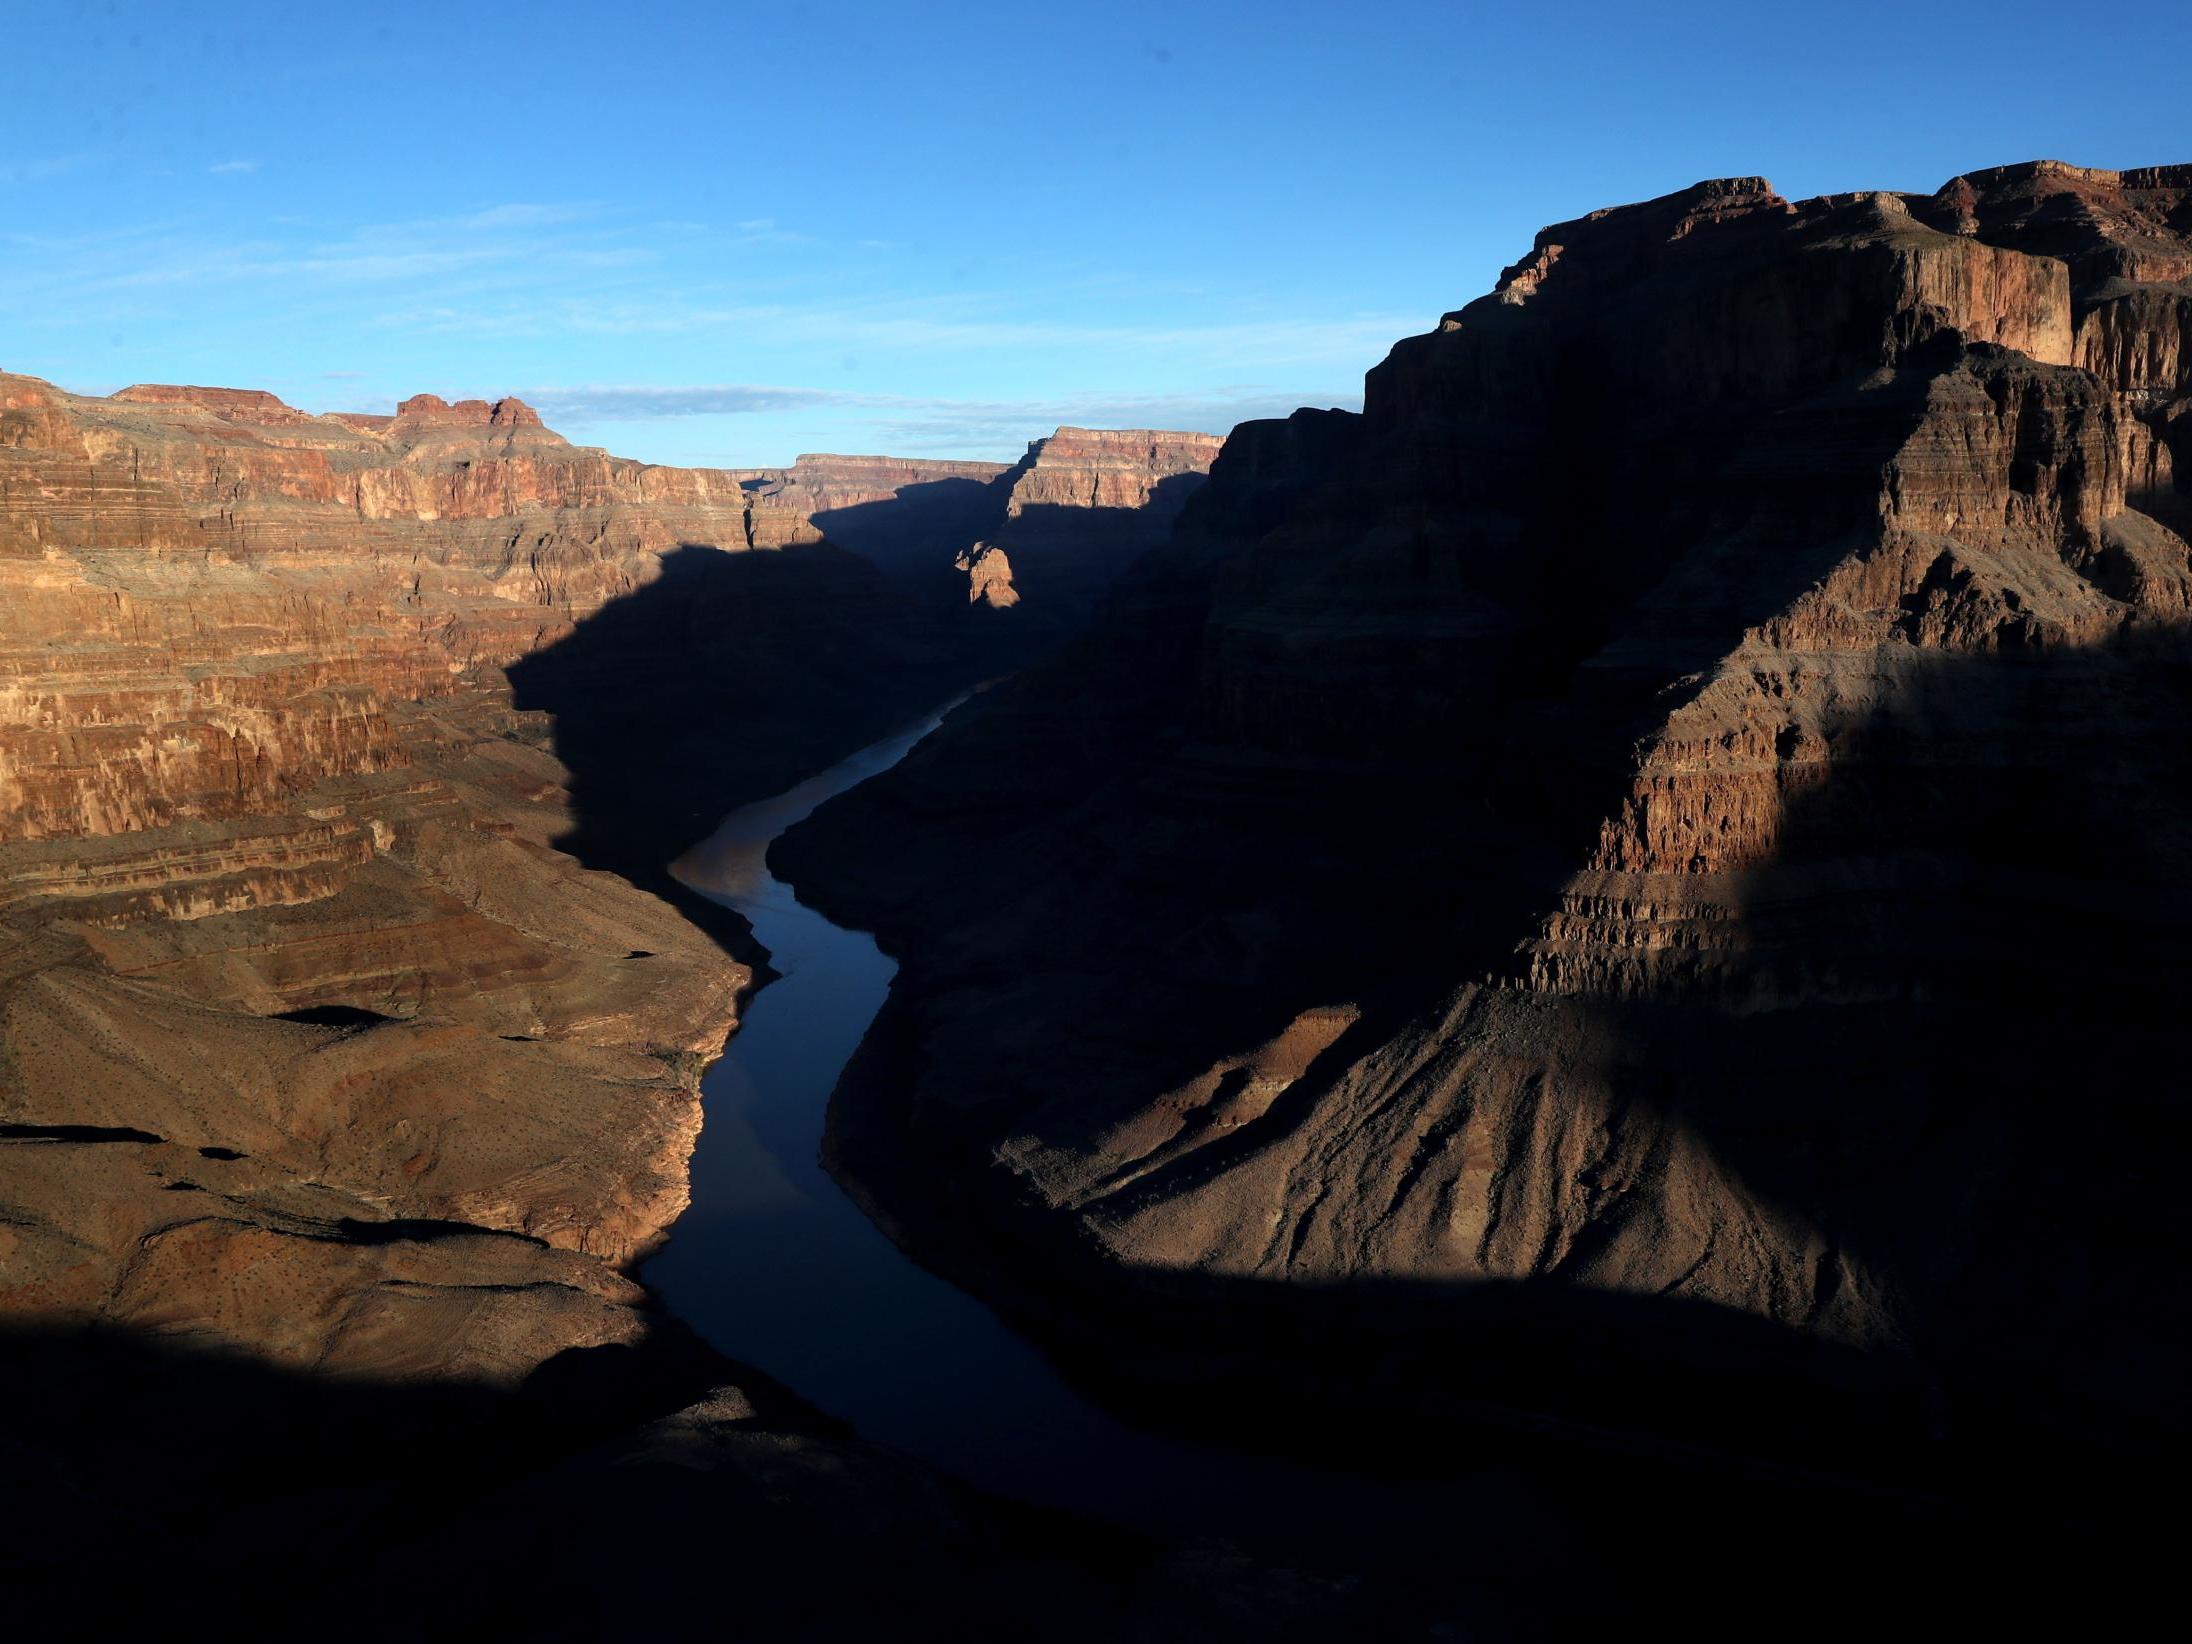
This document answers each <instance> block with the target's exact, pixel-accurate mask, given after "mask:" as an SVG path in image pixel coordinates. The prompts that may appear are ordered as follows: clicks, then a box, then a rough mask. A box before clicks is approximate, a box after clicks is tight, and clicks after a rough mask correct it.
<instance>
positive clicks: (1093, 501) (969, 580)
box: [954, 428, 1225, 631]
mask: <svg viewBox="0 0 2192 1644" xmlns="http://www.w3.org/2000/svg"><path fill="white" fill-rule="evenodd" d="M1224 444H1225V441H1224V440H1223V439H1220V438H1218V437H1216V436H1214V435H1210V434H1166V433H1150V432H1148V431H1146V430H1141V429H1094V428H1061V429H1059V430H1058V432H1057V433H1055V434H1053V435H1052V436H1051V437H1050V438H1049V439H1042V440H1037V441H1035V443H1034V444H1032V445H1030V446H1029V447H1028V452H1027V455H1026V456H1025V457H1023V458H1022V459H1021V460H1020V461H1019V462H1017V463H1015V464H1014V465H1013V467H1012V468H1011V469H1010V470H1008V471H1007V472H1006V473H1004V474H1003V475H1001V476H1000V477H999V479H998V481H997V484H998V486H999V488H1000V489H1002V490H1003V492H1004V506H1003V509H1002V511H1001V513H1000V514H999V515H998V516H997V517H995V518H993V519H992V520H991V521H989V522H988V523H987V529H986V530H985V531H984V533H983V534H982V537H981V539H980V540H978V541H975V542H972V543H970V544H969V545H967V546H966V547H964V548H962V549H961V550H960V552H959V554H958V555H957V557H956V560H955V562H954V563H955V564H956V565H957V567H958V569H959V570H960V571H962V572H964V573H965V575H966V595H967V598H968V600H969V602H970V603H972V604H975V605H980V606H986V607H988V608H989V609H991V610H995V611H1002V610H1011V609H1014V608H1015V607H1019V606H1021V605H1022V604H1023V602H1026V603H1027V604H1028V607H1029V608H1028V609H1027V610H1026V611H1024V612H1023V613H1022V614H1021V617H1020V620H1021V621H1022V622H1024V623H1029V624H1031V625H1033V626H1036V627H1038V628H1041V629H1047V630H1051V631H1056V630H1058V629H1061V628H1078V627H1079V626H1081V625H1082V624H1083V623H1085V622H1086V621H1087V620H1088V618H1089V616H1090V615H1091V613H1092V612H1093V611H1094V609H1095V606H1096V603H1097V601H1098V600H1099V599H1100V598H1101V597H1102V595H1103V594H1104V593H1105V591H1106V590H1108V589H1109V588H1110V586H1111V585H1112V583H1114V582H1116V581H1117V580H1118V578H1119V576H1120V573H1122V572H1123V571H1125V570H1126V568H1127V567H1128V566H1129V565H1131V564H1133V562H1134V561H1135V560H1136V559H1138V558H1139V557H1140V556H1141V555H1142V554H1144V553H1146V552H1147V551H1148V550H1149V549H1151V548H1154V547H1156V546H1157V545H1158V544H1159V543H1161V542H1163V541H1164V540H1165V538H1166V537H1167V536H1169V535H1170V534H1171V530H1172V525H1173V522H1174V521H1175V520H1177V519H1178V518H1179V516H1180V510H1181V509H1182V508H1184V507H1186V505H1187V499H1188V498H1189V497H1191V496H1193V495H1194V494H1195V492H1196V491H1197V490H1198V489H1199V488H1200V487H1201V485H1202V483H1203V481H1204V479H1205V478H1206V477H1208V475H1209V473H1210V465H1211V463H1213V462H1214V461H1216V460H1217V456H1218V452H1219V450H1220V449H1221V448H1222V447H1223V446H1224Z"/></svg>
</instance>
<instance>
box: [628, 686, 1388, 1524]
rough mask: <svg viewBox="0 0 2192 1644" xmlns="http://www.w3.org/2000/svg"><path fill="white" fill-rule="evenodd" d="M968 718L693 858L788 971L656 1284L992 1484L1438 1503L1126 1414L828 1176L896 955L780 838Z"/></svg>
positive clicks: (720, 1332) (755, 1020)
mask: <svg viewBox="0 0 2192 1644" xmlns="http://www.w3.org/2000/svg"><path fill="white" fill-rule="evenodd" d="M948 711H949V710H948V709H946V710H941V711H939V712H937V713H936V714H933V715H931V716H930V717H929V718H928V719H926V720H925V721H923V722H922V723H921V724H919V725H916V726H914V727H912V728H910V729H908V730H906V731H905V732H903V733H901V734H899V735H897V736H893V737H889V738H887V739H885V740H884V741H881V742H877V743H875V744H874V745H872V746H870V747H867V748H863V749H861V750H860V751H859V752H858V753H856V754H854V755H852V756H851V757H850V758H848V759H846V760H844V761H843V762H841V763H840V764H838V765H835V766H833V767H832V768H830V769H829V770H827V771H824V772H823V773H822V774H820V775H819V776H816V777H814V778H812V779H810V780H808V781H806V782H803V783H801V784H800V785H799V786H797V787H796V788H793V789H791V790H789V791H788V792H786V793H783V794H780V795H778V796H777V797H775V798H773V799H766V800H762V801H759V802H758V803H755V804H752V805H748V806H745V807H744V808H743V809H740V810H738V811H735V812H733V813H732V814H731V816H730V817H729V818H727V819H726V820H725V821H724V823H723V825H722V827H721V828H719V829H718V830H717V831H716V833H715V834H714V835H713V836H712V837H711V838H709V839H708V840H707V841H705V842H704V843H703V844H701V845H699V846H696V847H695V848H694V849H693V850H692V851H691V852H690V853H688V854H687V855H686V856H685V857H684V858H683V859H682V860H681V861H680V862H679V863H678V864H677V866H676V872H677V874H678V877H679V878H680V879H682V880H684V882H685V883H687V884H688V885H691V886H692V887H693V888H694V889H696V890H698V891H700V892H702V893H703V894H705V895H707V896H710V897H712V898H714V899H716V900H718V901H720V902H723V903H725V904H727V905H728V906H730V907H733V908H735V909H737V910H738V911H739V912H740V913H741V914H743V915H745V917H746V918H747V919H749V920H751V921H752V923H753V928H754V933H755V935H756V936H757V937H758V938H759V939H760V941H761V942H762V943H763V944H764V945H765V946H766V947H767V948H768V949H769V952H770V954H771V955H772V957H773V962H774V964H775V966H776V968H777V970H778V971H780V972H781V973H782V976H781V979H780V980H779V981H777V982H775V983H773V984H771V985H770V986H768V987H766V988H764V989H762V990H761V992H760V993H759V994H757V995H756V996H755V997H754V998H753V1000H752V1001H751V1005H750V1008H749V1010H748V1012H747V1014H746V1017H745V1020H744V1022H743V1024H742V1025H741V1026H740V1028H739V1030H738V1032H737V1034H736V1035H735V1036H734V1037H733V1038H732V1040H731V1042H730V1045H729V1047H728V1050H727V1052H726V1053H725V1055H724V1056H723V1058H722V1060H720V1061H719V1062H717V1063H716V1064H715V1066H714V1067H713V1068H711V1069H710V1070H709V1072H708V1075H707V1079H706V1081H705V1084H704V1086H703V1093H704V1100H705V1111H706V1125H705V1127H704V1129H703V1131H702V1134H701V1138H700V1146H699V1150H698V1152H697V1153H696V1154H695V1155H694V1158H693V1167H692V1185H693V1202H692V1208H691V1209H689V1210H688V1211H687V1212H686V1213H685V1215H684V1217H683V1218H682V1219H680V1220H679V1222H678V1223H677V1225H676V1227H675V1229H674V1230H673V1232H672V1236H671V1239H670V1242H669V1243H668V1245H667V1246H665V1247H664V1249H663V1250H662V1251H661V1253H659V1254H658V1255H656V1256H655V1257H654V1258H652V1259H651V1260H650V1261H649V1262H648V1263H647V1266H646V1270H645V1275H644V1276H645V1278H646V1280H647V1282H648V1283H649V1284H651V1285H652V1286H654V1287H655V1289H656V1290H657V1291H659V1292H660V1293H661V1295H662V1296H663V1298H664V1300H665V1301H666V1302H667V1303H668V1305H669V1306H670V1308H671V1309H672V1310H673V1311H674V1312H676V1313H677V1314H678V1315H679V1316H680V1317H681V1318H683V1319H684V1320H686V1321H687V1322H688V1323H689V1324H691V1325H692V1326H693V1328H694V1329H696V1330H698V1331H699V1332H700V1333H701V1334H702V1335H703V1336H704V1337H706V1338H707V1339H708V1340H709V1341H710V1342H712V1343H713V1344H714V1345H715V1346H716V1347H718V1348H719V1349H720V1350H722V1351H723V1352H724V1353H726V1354H728V1355H730V1356H732V1357H735V1358H739V1359H743V1360H745V1361H746V1362H748V1363H750V1364H754V1365H757V1366H759V1367H760V1368H761V1369H763V1370H765V1371H767V1372H768V1373H769V1374H770V1375H772V1376H775V1377H777V1378H778V1379H779V1380H781V1381H782V1382H783V1383H785V1384H786V1385H787V1386H789V1387H791V1388H792V1389H794V1390H795V1391H796V1392H798V1393H799V1394H801V1395H802V1396H803V1397H805V1398H808V1399H810V1400H812V1401H813V1402H814V1403H815V1404H817V1405H819V1406H820V1407H821V1408H822V1409H824V1410H827V1411H829V1412H830V1413H831V1414H833V1415H836V1416H840V1417H843V1418H845V1419H847V1420H849V1421H851V1422H852V1423H853V1425H854V1426H855V1427H857V1428H858V1429H859V1430H860V1432H861V1433H862V1434H863V1435H864V1436H865V1437H867V1438H869V1439H871V1440H874V1441H877V1442H879V1443H882V1444H886V1445H889V1446H891V1447H892V1448H894V1449H897V1450H900V1451H903V1452H906V1453H908V1454H911V1455H914V1456H917V1457H919V1458H921V1459H922V1460H924V1461H926V1462H928V1463H930V1464H931V1465H933V1466H935V1467H936V1468H937V1469H938V1470H940V1471H942V1472H945V1473H948V1474H951V1475H954V1476H956V1477H958V1478H961V1479H963V1480H965V1481H966V1482H968V1483H970V1484H974V1485H977V1486H980V1487H982V1488H985V1489H989V1490H994V1491H998V1492H1001V1493H1004V1494H1008V1495H1012V1496H1016V1497H1019V1498H1021V1499H1023V1500H1028V1501H1034V1502H1040V1503H1044V1504H1048V1505H1052V1506H1059V1507H1068V1508H1075V1509H1078V1510H1080V1511H1083V1512H1088V1513H1094V1514H1097V1515H1100V1516H1103V1517H1106V1518H1111V1519H1115V1520H1120V1521H1125V1522H1132V1523H1136V1524H1141V1525H1148V1526H1153V1527H1162V1528H1167V1529H1173V1530H1201V1531H1207V1530H1217V1529H1223V1530H1228V1531H1234V1532H1245V1533H1251V1534H1255V1533H1264V1534H1274V1535H1276V1534H1287V1533H1293V1534H1299V1533H1301V1532H1303V1531H1304V1530H1305V1529H1307V1528H1308V1525H1307V1524H1305V1519H1307V1520H1309V1521H1311V1522H1317V1521H1321V1522H1322V1524H1323V1526H1324V1530H1325V1533H1329V1530H1330V1527H1331V1525H1332V1524H1333V1523H1335V1522H1342V1521H1347V1520H1353V1521H1355V1522H1357V1523H1361V1522H1363V1515H1367V1516H1368V1518H1369V1519H1371V1520H1383V1521H1385V1522H1387V1523H1390V1522H1391V1515H1392V1514H1393V1513H1395V1512H1396V1511H1400V1512H1406V1511H1407V1510H1408V1508H1409V1506H1410V1505H1415V1506H1418V1507H1420V1506H1421V1505H1422V1504H1421V1503H1420V1502H1417V1503H1413V1504H1411V1503H1409V1502H1406V1501H1401V1500H1395V1499H1394V1498H1395V1496H1396V1495H1397V1496H1402V1497H1406V1496H1413V1495H1414V1494H1415V1493H1416V1492H1415V1491H1413V1490H1410V1489H1409V1488H1407V1487H1405V1486H1401V1485H1386V1484H1382V1483H1378V1482H1374V1481H1371V1480H1366V1479H1361V1478H1357V1477H1353V1476H1350V1475H1342V1474H1336V1473H1329V1472H1326V1471H1324V1470H1322V1469H1311V1468H1304V1467H1299V1466H1295V1465H1292V1464H1289V1463H1287V1462H1284V1461H1281V1460H1276V1459H1263V1458H1257V1457H1251V1456H1245V1455H1241V1454H1238V1453H1235V1452H1231V1451H1225V1450H1220V1449H1216V1448H1210V1449H1204V1448H1200V1447H1197V1446H1195V1445H1193V1444H1190V1443H1186V1442H1183V1441H1180V1440H1178V1439H1175V1438H1171V1437H1167V1436H1160V1435H1158V1434H1155V1433H1151V1432H1147V1431H1144V1430H1142V1429H1139V1428H1136V1427H1133V1426H1130V1425H1128V1424H1127V1423H1125V1422H1123V1421H1121V1420H1120V1419H1119V1418H1117V1417H1115V1416H1113V1415H1111V1414H1110V1413H1109V1412H1107V1411H1106V1410H1104V1409H1103V1408H1102V1407H1101V1406H1099V1405H1097V1404H1095V1403H1093V1402H1091V1401H1090V1400H1089V1399H1087V1398H1086V1397H1084V1396H1083V1395H1081V1394H1080V1393H1079V1392H1077V1391H1075V1390H1074V1389H1073V1388H1072V1387H1071V1386H1070V1385H1069V1384H1068V1383H1067V1382H1066V1381H1065V1380H1064V1379H1063V1378H1062V1377H1061V1376H1060V1375H1059V1373H1058V1371H1057V1370H1056V1369H1055V1367H1054V1366H1053V1365H1052V1364H1051V1363H1050V1361H1049V1360H1048V1359H1047V1358H1046V1357H1045V1356H1044V1355H1043V1354H1042V1353H1041V1352H1040V1351H1039V1350H1037V1349H1036V1348H1035V1347H1034V1346H1033V1345H1031V1344H1030V1343H1029V1342H1027V1341H1026V1340H1024V1339H1023V1338H1022V1337H1020V1336H1019V1335H1017V1334H1016V1333H1015V1332H1014V1331H1013V1330H1012V1329H1011V1328H1009V1327H1008V1326H1007V1325H1006V1324H1005V1323H1004V1321H1003V1320H1002V1319H1001V1318H999V1317H998V1315H997V1314H995V1313H994V1312H992V1311H991V1310H990V1309H989V1308H988V1307H986V1306H985V1305H983V1304H982V1303H981V1302H978V1301H976V1300H975V1299H974V1298H972V1297H971V1296H969V1295H967V1294H966V1293H965V1292H963V1291H961V1290H959V1289H957V1288H955V1287H954V1286H952V1285H951V1284H948V1283H947V1282H945V1281H944V1280H943V1279H940V1278H938V1277H937V1276H935V1275H934V1274H932V1273H930V1272H928V1271H927V1270H926V1269H924V1268H922V1267H921V1266H920V1265H919V1264H917V1263H915V1262H914V1261H912V1260H911V1259H909V1258H908V1257H907V1256H906V1255H905V1254H904V1253H903V1252H902V1251H901V1250H900V1249H899V1248H898V1247H897V1246H896V1245H895V1244H893V1243H892V1242H891V1240H890V1239H889V1238H888V1237H886V1236H885V1235H884V1234H883V1233H882V1232H881V1231H880V1230H879V1229H878V1228H877V1227H876V1226H875V1225H874V1224H873V1223H871V1222H870V1221H869V1220H868V1218H867V1216H866V1215H865V1214H864V1213H863V1212H862V1211H861V1210H860V1209H859V1208H858V1206H856V1205H855V1204H854V1203H853V1201H852V1200H851V1199H850V1198H848V1197H847V1196H846V1195H845V1193H844V1191H843V1190H842V1189H840V1188H839V1187H838V1185H837V1184H836V1182H835V1181H834V1180H832V1179H831V1177H830V1176H829V1174H828V1173H827V1172H826V1171H825V1170H824V1169H823V1168H822V1166H821V1163H820V1159H819V1153H820V1148H821V1140H822V1122H823V1114H824V1110H825V1109H826V1108H827V1106H828V1103H829V1099H830V1094H831V1092H832V1091H833V1090H834V1089H835V1087H836V1084H837V1079H838V1074H839V1071H840V1070H841V1069H842V1068H843V1067H844V1065H845V1062H846V1060H847V1058H849V1057H850V1056H851V1055H852V1052H853V1050H854V1048H855V1047H856V1046H857V1045H858V1044H859V1042H860V1038H861V1035H862V1034H863V1033H865V1032H866V1030H867V1026H868V1023H869V1021H870V1020H871V1019H872V1018H873V1017H874V1015H875V1013H876V1011H877V1010H878V1009H879V1008H880V1007H881V1005H882V1003H883V998H884V995H885V993H886V992H887V990H888V989H889V986H890V979H891V975H892V973H893V971H894V970H895V969H896V966H895V964H894V963H893V962H892V961H891V960H890V959H888V958H886V957H885V956H884V955H883V953H882V952H881V951H880V950H878V948H877V947H876V945H875V943H874V941H873V940H872V939H871V938H869V937H868V936H866V935H864V934H862V933H860V932H858V931H851V930H844V929H841V928H840V927H838V926H836V925H834V924H832V923H831V922H830V921H829V920H827V919H825V918H823V917H822V916H821V915H820V914H819V913H816V912H815V911H814V910H812V909H811V908H807V907H805V906H803V905H802V904H801V903H800V902H799V900H798V898H797V897H795V896H794V895H793V894H792V892H791V890H790V888H789V887H788V886H786V885H785V884H783V883H782V882H781V881H779V880H778V879H777V878H776V877H775V876H774V875H773V874H771V873H770V872H769V870H768V865H767V862H766V856H767V852H768V848H769V844H770V842H771V841H772V840H774V839H775V838H776V837H777V835H779V834H780V833H782V832H783V831H784V830H785V829H787V828H789V827H790V826H791V825H792V824H793V823H795V822H797V821H799V820H800V819H801V818H803V817H805V816H806V815H807V814H808V813H809V812H811V811H812V810H813V809H814V808H815V807H816V806H818V805H820V804H821V803H822V802H823V801H824V800H826V799H829V798H831V797H833V796H834V795H836V794H839V793H842V792H844V791H845V790H846V789H848V788H851V787H853V786H854V785H855V784H857V783H859V782H861V781H864V780H865V779H866V778H868V777H870V776H874V775H876V774H878V773H879V772H881V771H884V770H887V769H889V768H890V767H891V766H892V765H894V764H896V763H897V762H898V760H900V759H901V758H903V757H904V756H905V754H906V753H907V751H908V750H909V749H911V748H912V747H913V745H914V744H915V743H916V742H918V741H919V740H920V739H921V738H922V737H923V736H924V735H926V734H927V733H928V732H929V731H930V730H932V729H933V728H934V727H935V726H936V725H937V724H938V723H940V722H941V720H942V718H943V714H944V712H948ZM1366 1498H1378V1499H1376V1500H1371V1499H1366ZM1311 1504H1314V1505H1311ZM1305 1509H1306V1510H1305Z"/></svg>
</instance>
